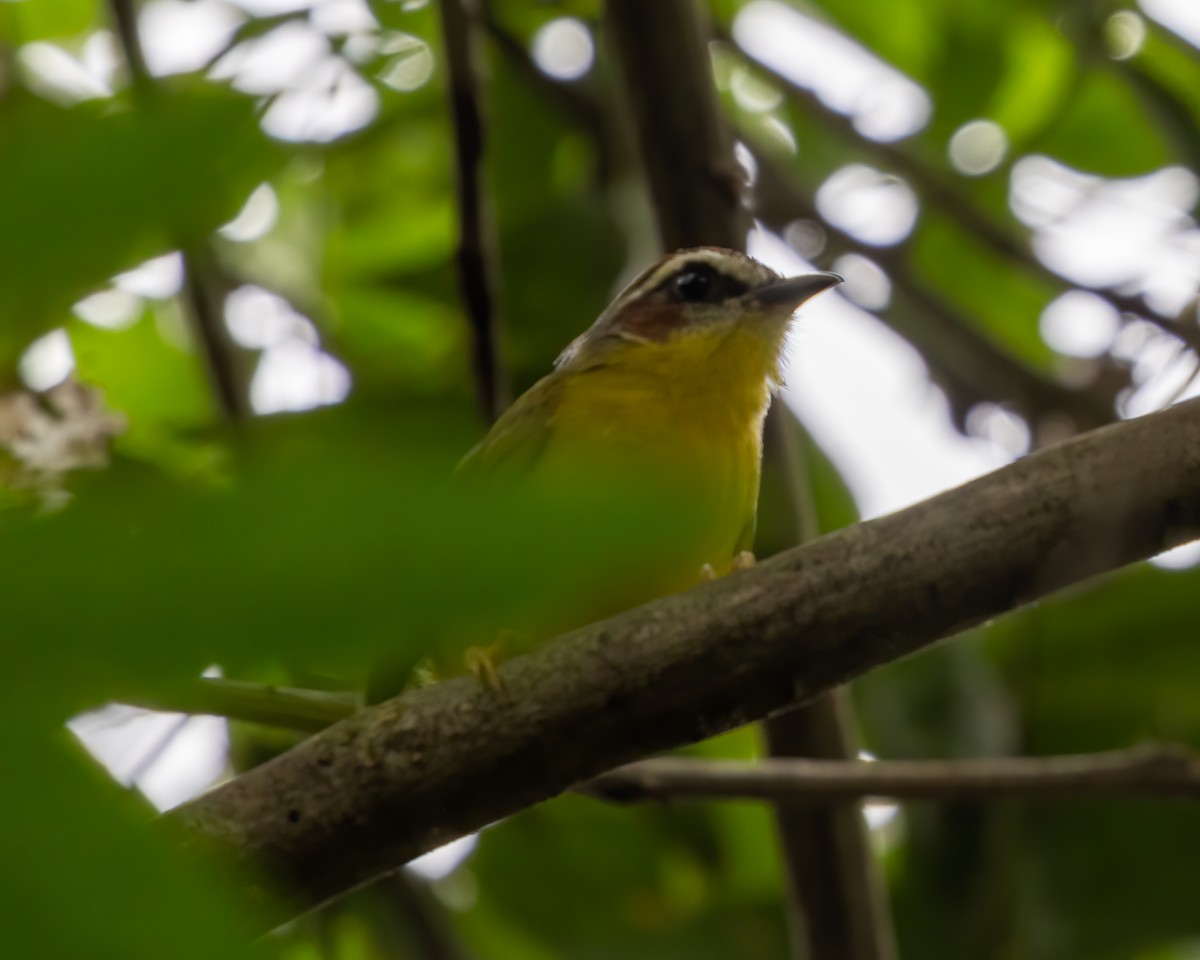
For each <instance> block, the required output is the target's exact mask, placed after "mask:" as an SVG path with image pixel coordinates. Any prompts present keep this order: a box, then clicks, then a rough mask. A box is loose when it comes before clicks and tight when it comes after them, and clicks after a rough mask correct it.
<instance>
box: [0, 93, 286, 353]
mask: <svg viewBox="0 0 1200 960" xmlns="http://www.w3.org/2000/svg"><path fill="white" fill-rule="evenodd" d="M0 128H2V129H3V130H4V131H5V135H4V137H3V138H2V139H0V210H3V211H4V224H5V228H4V230H3V232H0V262H2V263H4V265H5V280H4V283H3V284H2V285H0V353H5V354H7V356H8V357H10V358H11V357H12V356H13V355H14V354H15V352H16V351H17V350H18V349H20V348H21V347H22V346H23V345H24V344H25V342H26V341H27V340H28V339H29V338H31V337H32V336H33V335H34V334H35V333H36V332H38V331H39V330H42V329H45V328H47V327H48V326H51V325H54V324H56V323H58V322H61V319H62V314H63V311H65V310H66V308H67V307H68V306H70V304H71V303H73V302H74V301H75V300H77V299H79V298H80V297H82V296H84V295H85V294H87V293H88V292H89V291H91V290H93V289H95V288H96V287H98V286H99V285H100V284H102V283H103V282H104V281H105V280H106V279H107V278H108V277H110V276H112V275H113V274H115V273H117V272H119V271H120V270H122V269H125V268H128V267H132V266H134V265H136V264H138V263H141V262H142V261H144V260H147V259H149V258H150V257H153V256H155V255H158V254H161V253H164V252H166V251H168V250H171V249H175V248H178V247H180V246H184V245H187V244H189V243H192V242H195V241H198V240H201V239H202V238H204V237H206V236H207V235H208V233H209V232H210V231H212V230H214V229H215V228H216V227H218V226H219V225H220V224H222V223H223V222H225V221H227V220H230V219H232V218H233V216H234V215H235V214H236V213H237V211H238V208H239V206H240V205H241V204H242V203H243V202H244V201H245V199H246V197H247V196H248V194H249V193H250V191H251V190H252V189H253V188H254V187H255V186H256V185H257V184H259V183H260V182H262V180H263V179H264V178H265V177H267V176H268V175H269V174H270V173H271V172H272V171H273V170H274V169H275V168H276V166H277V164H278V162H279V160H280V153H279V151H278V150H277V149H276V148H275V147H273V146H272V145H271V144H270V143H269V141H268V140H267V139H266V137H265V136H264V135H263V134H262V132H261V131H260V130H259V128H258V124H257V120H256V117H255V111H254V106H253V104H252V103H251V102H250V101H249V100H246V99H245V98H242V97H239V96H234V95H232V94H229V93H225V92H222V91H220V90H218V89H216V88H212V87H199V86H193V87H180V88H179V89H176V90H172V91H171V92H164V93H162V94H161V95H160V96H154V97H147V98H145V99H144V101H143V102H142V103H139V104H138V105H136V106H129V105H125V104H121V103H114V102H102V103H97V102H94V101H93V102H89V103H84V104H79V105H77V106H73V107H56V106H53V105H51V104H48V103H45V102H43V101H39V100H36V99H34V98H32V97H29V96H23V95H14V96H11V97H9V98H8V99H7V100H5V101H3V102H2V103H0Z"/></svg>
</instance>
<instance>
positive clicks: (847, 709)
mask: <svg viewBox="0 0 1200 960" xmlns="http://www.w3.org/2000/svg"><path fill="white" fill-rule="evenodd" d="M763 729H764V730H765V732H766V746H767V752H768V755H769V756H768V759H767V760H766V761H765V763H767V764H768V765H770V768H771V769H773V765H774V764H789V763H797V762H798V763H802V764H803V763H813V762H816V763H821V762H824V763H836V764H839V765H843V766H844V765H849V764H850V761H851V758H853V757H854V756H856V755H857V753H858V744H857V739H858V732H857V726H856V724H855V722H854V715H853V710H852V708H851V705H850V700H849V691H848V690H847V689H846V688H845V687H838V688H836V689H834V690H829V691H827V692H825V693H824V694H822V695H821V696H819V697H817V698H815V699H814V700H812V701H811V702H809V703H807V704H805V705H804V706H802V707H800V708H799V709H797V710H791V711H788V712H786V713H782V714H780V715H778V716H774V717H770V718H769V719H768V720H767V721H766V723H765V724H763ZM792 758H828V759H825V760H812V759H792ZM645 762H647V763H652V762H654V761H645ZM635 767H636V765H635ZM624 769H625V770H629V769H633V768H630V767H626V768H624ZM616 772H617V773H619V772H620V771H616ZM603 781H604V778H603V777H602V778H601V781H600V782H601V786H600V787H599V789H600V790H601V791H602V792H603V791H604V789H605V788H604V786H603ZM596 783H597V781H592V783H591V784H589V785H588V786H589V787H595V785H596ZM774 805H775V821H776V824H777V825H778V829H779V840H780V845H781V847H782V849H783V862H784V867H785V869H786V871H787V880H788V886H789V888H790V890H791V894H792V898H793V900H794V901H795V902H796V903H797V904H798V905H799V906H800V907H801V908H802V911H801V915H800V916H796V917H792V918H791V924H792V928H793V942H795V943H798V944H801V945H802V948H801V949H800V950H799V951H797V952H798V953H799V954H800V955H801V956H803V957H805V958H810V960H825V958H830V960H885V958H888V960H894V958H895V957H896V943H895V933H894V932H893V929H892V922H891V911H890V909H889V904H888V899H887V893H886V891H885V889H884V884H883V877H882V876H881V875H880V872H879V869H878V866H877V864H876V862H875V856H874V854H873V852H872V850H871V845H870V838H869V837H868V836H867V825H866V822H865V821H864V820H863V816H862V805H861V803H860V802H859V801H858V800H857V798H850V799H848V800H843V801H841V802H839V803H827V804H812V803H806V802H802V801H800V800H797V799H795V798H794V797H791V796H788V795H785V794H780V795H778V796H776V797H775V804H774Z"/></svg>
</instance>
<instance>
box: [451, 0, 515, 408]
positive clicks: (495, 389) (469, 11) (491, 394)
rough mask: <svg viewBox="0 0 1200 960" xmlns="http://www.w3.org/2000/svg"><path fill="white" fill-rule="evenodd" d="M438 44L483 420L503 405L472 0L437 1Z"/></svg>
mask: <svg viewBox="0 0 1200 960" xmlns="http://www.w3.org/2000/svg"><path fill="white" fill-rule="evenodd" d="M438 9H439V10H440V12H441V22H442V42H443V44H444V46H445V50H446V68H447V71H448V73H449V80H450V89H449V94H450V107H451V110H450V115H451V117H452V118H453V121H454V161H455V182H456V185H457V188H458V251H457V253H456V255H455V258H456V260H457V263H458V274H459V282H460V283H461V284H462V291H463V300H464V301H465V303H466V307H467V316H468V318H469V320H470V323H471V334H472V351H471V357H472V366H473V368H474V372H475V383H476V389H477V391H478V394H479V403H480V406H481V407H482V409H483V413H484V416H485V417H486V418H487V421H488V423H491V422H492V421H494V420H495V419H496V417H497V416H499V415H500V411H501V410H503V409H504V408H505V407H506V406H507V405H508V402H507V399H506V397H505V396H504V392H505V391H504V388H503V384H502V383H501V380H500V364H499V358H498V350H497V342H496V317H495V298H494V296H493V293H492V274H491V269H492V265H493V263H494V262H495V257H494V255H493V254H494V250H495V236H494V231H493V229H492V225H491V222H490V219H489V217H488V212H487V207H486V201H485V195H484V188H483V157H484V140H485V129H484V120H483V105H482V103H481V96H480V89H479V77H478V63H477V61H478V51H477V47H478V38H477V37H476V25H477V21H478V15H477V11H476V10H475V3H474V2H473V0H440V3H439V4H438Z"/></svg>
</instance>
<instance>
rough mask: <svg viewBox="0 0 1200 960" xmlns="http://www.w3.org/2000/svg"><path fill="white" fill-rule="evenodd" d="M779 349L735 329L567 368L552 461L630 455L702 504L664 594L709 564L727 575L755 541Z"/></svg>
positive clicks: (641, 468) (601, 461)
mask: <svg viewBox="0 0 1200 960" xmlns="http://www.w3.org/2000/svg"><path fill="white" fill-rule="evenodd" d="M777 353H778V347H777V345H775V344H774V343H772V342H771V341H769V340H768V339H767V338H765V337H764V336H762V335H761V334H760V333H759V332H758V331H745V330H743V329H741V328H740V327H733V328H731V329H726V330H724V331H720V332H700V333H694V334H690V335H686V336H682V337H677V338H673V339H671V340H669V341H667V342H665V343H662V344H638V345H637V347H636V349H631V350H629V351H628V352H627V354H626V355H624V356H622V355H619V354H618V355H617V356H615V357H614V358H612V360H611V361H610V362H605V363H602V364H599V365H597V366H595V367H591V368H586V369H583V370H579V371H573V372H570V373H568V374H567V376H566V379H565V381H564V383H563V386H562V396H561V399H560V402H559V404H558V407H557V409H556V410H555V412H554V422H553V429H552V431H551V436H552V439H551V440H550V442H549V445H548V448H547V450H546V451H545V460H546V461H547V462H548V463H553V462H554V461H556V460H558V459H559V458H563V459H564V460H566V459H569V460H570V461H572V462H575V463H578V462H579V461H580V459H583V460H584V461H585V462H587V463H595V465H596V466H597V467H602V466H604V465H605V464H606V463H608V462H612V461H614V460H617V461H626V462H629V463H630V464H631V466H632V467H633V468H635V469H637V470H639V471H642V472H647V471H648V472H650V475H656V476H660V475H666V476H669V477H670V478H672V480H673V481H674V482H676V483H678V484H679V486H680V491H681V494H682V495H686V496H687V497H689V498H692V499H693V500H694V501H695V502H696V503H697V504H698V505H700V509H699V511H698V521H697V522H698V523H699V524H700V526H701V529H700V530H698V531H697V538H696V540H695V541H694V543H693V545H692V548H691V549H689V550H688V551H687V552H686V555H681V556H680V564H679V567H678V569H676V570H673V571H670V572H669V574H668V575H666V576H665V577H664V582H663V584H661V585H660V589H659V591H658V592H667V591H668V590H676V589H682V588H684V587H687V586H690V585H691V584H692V583H694V582H695V581H696V579H697V578H698V575H699V571H700V568H701V567H702V566H703V565H704V564H705V563H708V564H711V565H712V567H713V569H714V570H715V571H716V572H717V573H723V572H725V571H726V570H728V568H729V564H730V560H731V558H732V557H733V555H734V554H735V553H736V552H737V551H738V550H741V549H749V548H750V546H751V544H750V543H749V542H748V537H749V535H750V534H752V532H753V524H754V512H755V503H756V500H757V496H758V481H759V469H760V460H761V456H762V422H763V417H764V415H765V414H766V410H767V406H768V404H769V402H770V386H771V381H772V379H773V378H774V377H775V375H776V366H775V364H776V356H777ZM664 573H666V572H664Z"/></svg>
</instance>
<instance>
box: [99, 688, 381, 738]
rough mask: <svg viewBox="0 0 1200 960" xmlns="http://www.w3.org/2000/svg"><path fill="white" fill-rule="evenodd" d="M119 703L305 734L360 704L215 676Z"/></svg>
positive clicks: (340, 697) (329, 695) (332, 695)
mask: <svg viewBox="0 0 1200 960" xmlns="http://www.w3.org/2000/svg"><path fill="white" fill-rule="evenodd" d="M121 702H122V703H125V704H128V705H129V706H134V707H144V708H146V709H148V710H162V711H166V712H169V713H187V714H207V715H210V716H217V717H226V718H227V719H229V720H243V721H245V722H247V723H261V724H264V725H267V726H273V727H282V728H284V729H287V730H301V731H308V732H311V731H316V730H323V729H324V728H325V727H328V726H329V725H330V724H334V723H337V722H338V721H339V720H344V719H346V717H348V716H350V715H351V714H353V713H354V712H355V711H356V710H357V709H358V708H359V706H360V704H359V702H358V700H357V699H356V698H355V697H354V696H353V695H350V694H337V693H326V692H324V691H320V690H297V689H292V688H288V687H272V686H267V685H265V684H259V683H247V682H244V681H239V680H226V679H224V678H218V677H212V678H210V677H203V678H198V679H197V680H196V681H195V682H193V683H192V684H190V685H188V686H186V687H182V688H174V689H172V690H170V691H169V692H166V693H159V694H146V695H131V696H128V697H125V698H123V699H122V701H121Z"/></svg>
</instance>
